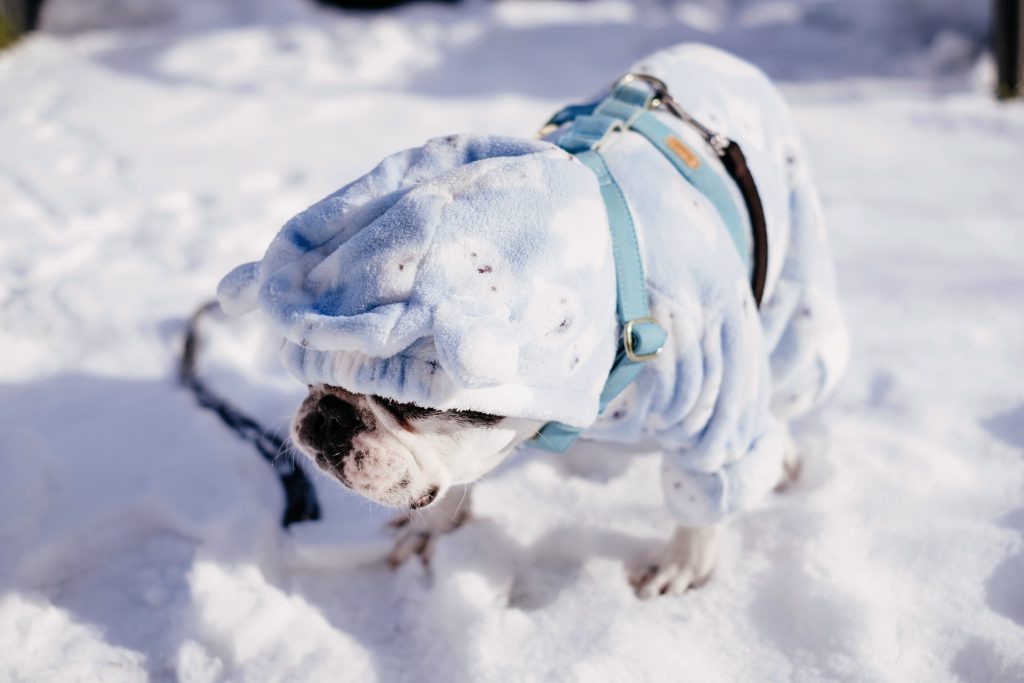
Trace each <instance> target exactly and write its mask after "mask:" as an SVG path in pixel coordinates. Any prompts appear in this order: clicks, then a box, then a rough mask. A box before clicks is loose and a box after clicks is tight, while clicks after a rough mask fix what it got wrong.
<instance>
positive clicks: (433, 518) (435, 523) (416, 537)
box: [387, 484, 473, 569]
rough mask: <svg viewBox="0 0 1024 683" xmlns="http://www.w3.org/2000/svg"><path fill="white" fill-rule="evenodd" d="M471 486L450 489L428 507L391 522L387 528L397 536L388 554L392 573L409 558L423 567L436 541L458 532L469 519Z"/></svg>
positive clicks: (465, 485)
mask: <svg viewBox="0 0 1024 683" xmlns="http://www.w3.org/2000/svg"><path fill="white" fill-rule="evenodd" d="M472 486H473V485H472V484H460V485H457V486H453V487H451V488H450V489H448V492H447V493H446V494H445V495H444V497H443V498H441V500H439V501H437V502H436V503H434V504H433V505H431V506H430V507H427V508H424V509H422V510H414V511H411V513H408V514H405V515H402V516H401V517H398V518H396V519H395V520H394V521H392V522H391V526H392V528H394V529H396V530H397V532H398V535H397V538H396V539H395V545H394V547H393V548H392V549H391V552H390V553H389V554H388V558H387V562H388V566H390V567H391V568H392V569H394V568H395V567H398V566H399V565H400V564H402V563H403V562H405V561H406V560H408V559H409V558H410V557H412V556H413V555H418V556H419V558H420V561H422V562H423V564H427V563H428V562H429V561H430V555H431V553H433V551H434V546H435V545H436V543H437V540H438V539H439V538H440V537H441V536H443V535H444V534H447V533H448V532H450V531H454V530H455V529H458V528H459V527H460V526H462V524H463V522H465V521H466V520H467V519H468V518H469V514H470V501H471V495H470V494H471V491H472Z"/></svg>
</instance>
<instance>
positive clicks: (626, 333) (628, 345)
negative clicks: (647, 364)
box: [622, 318, 664, 363]
mask: <svg viewBox="0 0 1024 683" xmlns="http://www.w3.org/2000/svg"><path fill="white" fill-rule="evenodd" d="M643 323H654V324H655V325H657V324H658V321H657V320H655V319H654V318H634V319H633V320H630V321H629V322H627V323H626V325H625V327H623V328H622V346H623V347H624V348H625V349H626V358H628V359H629V360H631V361H632V362H634V363H643V362H644V361H649V360H654V359H655V358H656V357H657V356H658V354H659V353H661V350H662V349H663V348H664V347H663V346H659V347H658V348H657V349H656V350H655V351H653V352H651V353H636V351H635V347H634V346H633V328H634V327H635V326H636V325H640V324H643Z"/></svg>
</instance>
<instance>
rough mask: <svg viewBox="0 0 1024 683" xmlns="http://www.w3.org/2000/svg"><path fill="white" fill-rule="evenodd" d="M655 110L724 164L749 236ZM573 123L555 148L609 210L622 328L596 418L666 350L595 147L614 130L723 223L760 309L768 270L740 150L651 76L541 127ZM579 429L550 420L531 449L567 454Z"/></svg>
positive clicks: (610, 179) (621, 210) (625, 216)
mask: <svg viewBox="0 0 1024 683" xmlns="http://www.w3.org/2000/svg"><path fill="white" fill-rule="evenodd" d="M655 104H660V105H664V106H666V107H667V108H668V109H669V110H670V111H672V113H673V114H674V115H676V116H677V117H679V118H681V119H682V120H684V121H686V122H688V123H690V124H691V125H693V126H694V127H695V128H697V129H698V131H699V132H701V134H702V135H703V136H704V137H705V140H706V141H707V142H708V143H709V144H710V145H711V146H712V148H713V149H715V151H716V152H717V153H718V154H719V155H720V156H721V157H722V162H723V165H724V166H725V168H726V171H727V172H728V173H729V175H730V176H731V177H732V178H733V180H734V181H736V184H737V187H738V188H739V189H740V193H741V194H742V195H743V197H744V200H745V202H746V205H747V207H746V208H747V213H748V217H749V219H750V226H751V232H752V235H751V236H748V233H747V230H746V226H744V224H743V221H742V220H741V219H740V214H739V212H738V211H737V209H736V206H735V204H734V202H733V201H732V197H731V195H730V194H729V191H728V189H727V188H726V186H725V184H724V183H723V182H722V180H721V178H719V176H718V174H716V173H715V172H714V170H713V169H712V168H711V167H710V165H709V164H707V163H706V162H705V160H704V159H703V158H702V157H701V156H700V154H699V153H698V152H696V151H695V150H693V149H691V148H690V147H689V146H688V145H686V143H684V142H683V141H682V140H681V139H680V138H679V137H678V136H677V135H676V134H675V132H674V131H673V130H672V129H671V128H669V127H668V126H666V125H665V124H664V123H662V122H661V121H659V120H658V119H657V118H656V117H655V116H654V115H653V114H652V113H651V112H650V107H652V106H654V105H655ZM570 121H571V122H572V126H571V127H570V128H569V130H568V131H567V132H566V133H565V134H563V135H562V136H561V137H560V138H559V139H558V141H557V142H558V145H559V146H560V147H562V148H563V149H565V150H566V151H568V152H570V153H572V154H574V155H575V156H576V157H577V158H578V159H579V160H580V161H581V162H583V163H584V164H586V165H587V167H589V168H590V169H591V170H592V171H594V174H595V175H596V176H597V179H598V182H599V184H600V191H601V198H602V199H603V200H604V204H605V209H606V210H607V212H608V223H609V228H610V230H611V237H612V251H613V256H614V260H615V283H616V299H617V302H616V309H617V313H618V317H619V321H620V324H621V326H622V338H621V340H620V343H619V348H618V351H617V352H616V356H615V362H614V363H613V364H612V369H611V371H610V372H609V374H608V379H607V380H606V381H605V385H604V388H603V390H602V392H601V396H600V405H599V412H600V413H601V414H603V413H604V410H605V408H606V407H607V405H608V403H609V402H610V401H611V400H612V399H613V398H615V397H616V396H617V395H618V394H619V393H621V392H622V391H623V390H624V389H625V388H626V387H627V386H629V384H630V382H632V381H633V380H634V379H636V377H637V375H638V374H639V373H640V371H641V370H642V369H643V364H644V363H645V362H646V361H648V360H651V359H652V358H654V357H655V356H657V355H658V354H659V353H660V352H661V349H662V347H663V346H664V344H665V340H666V338H667V335H666V333H665V331H664V329H662V328H661V326H660V325H658V323H657V322H656V321H655V320H654V319H653V318H651V317H650V311H649V310H648V306H647V291H646V288H645V286H644V275H643V265H642V262H641V259H640V250H639V245H638V243H637V238H636V229H635V227H634V224H633V217H632V215H631V213H630V211H629V206H628V205H627V204H626V199H625V196H624V195H623V193H622V189H621V188H620V187H619V184H618V183H617V182H616V181H615V178H614V176H613V175H612V173H611V171H610V170H609V169H608V165H607V164H606V163H605V160H604V157H603V156H602V155H601V153H600V151H599V150H600V148H601V146H602V145H603V144H604V143H605V142H606V141H607V139H608V138H609V137H610V136H611V135H613V134H614V133H616V132H620V131H625V130H633V131H635V132H637V133H639V134H641V135H643V136H644V137H645V138H646V139H647V140H648V141H649V142H650V143H651V144H652V145H653V146H654V147H655V148H657V149H658V151H660V152H661V153H662V154H663V155H664V156H665V158H666V159H668V161H669V162H670V163H672V165H673V166H674V167H675V168H676V170H677V171H679V173H680V174H681V175H682V176H683V177H684V178H685V179H686V180H687V181H689V182H690V183H691V184H692V185H694V187H696V188H697V189H698V190H700V191H701V192H702V193H703V194H704V195H705V196H706V197H707V198H708V199H709V200H710V201H711V203H712V204H713V205H714V206H715V208H716V209H717V210H718V212H719V214H720V215H721V217H722V220H723V222H724V223H725V225H726V228H727V229H728V230H729V234H730V236H731V237H732V240H733V243H734V244H735V245H736V248H737V250H738V251H739V252H740V254H741V255H742V256H743V258H744V260H745V261H746V263H747V264H748V269H749V272H750V276H751V288H752V291H753V294H754V298H755V301H756V302H757V304H758V305H760V303H761V295H762V293H763V291H764V281H765V276H766V271H767V261H768V259H767V237H766V229H765V221H764V212H763V209H762V206H761V202H760V197H759V196H758V193H757V188H756V186H755V185H754V182H753V178H752V177H751V175H750V172H749V170H748V169H747V166H746V160H745V158H744V157H743V152H742V151H741V150H740V148H739V145H737V144H736V143H735V142H733V141H729V140H725V139H724V138H722V137H721V136H719V135H717V134H714V133H712V132H711V131H709V130H708V129H707V128H705V127H704V126H702V125H701V124H700V123H698V122H696V121H695V120H693V119H692V117H689V116H688V115H687V114H686V113H685V112H683V111H682V109H681V108H679V107H678V105H677V104H675V102H674V100H672V99H671V97H670V96H669V94H668V91H667V88H666V87H665V85H664V83H662V82H661V81H659V80H658V79H655V78H653V77H649V76H643V75H632V74H631V75H628V76H626V77H623V78H622V79H620V80H619V82H618V83H617V84H616V85H615V86H614V87H613V89H612V93H611V95H609V96H608V97H607V98H605V99H604V100H602V101H601V102H599V103H597V104H594V105H573V106H570V107H566V108H565V109H563V110H561V111H560V112H558V113H556V114H555V115H554V116H553V117H552V118H551V120H550V121H549V122H548V124H547V125H546V126H545V127H544V128H542V129H541V132H542V134H544V133H545V132H546V131H550V130H554V129H556V128H558V127H560V126H561V125H563V124H565V123H569V122H570ZM580 431H581V430H580V429H579V428H576V427H571V426H569V425H565V424H562V423H559V422H549V423H547V424H546V425H544V427H543V428H541V430H540V431H539V432H538V433H537V436H536V437H534V441H533V445H535V446H537V447H540V448H543V449H546V450H551V451H556V452H562V451H565V450H567V449H568V448H569V447H570V446H571V445H572V444H573V442H575V440H576V438H577V437H578V436H579V434H580Z"/></svg>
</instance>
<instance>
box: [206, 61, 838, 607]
mask: <svg viewBox="0 0 1024 683" xmlns="http://www.w3.org/2000/svg"><path fill="white" fill-rule="evenodd" d="M631 73H633V74H638V76H634V77H632V78H628V79H625V80H623V81H620V83H619V86H621V87H617V88H616V89H615V90H613V93H612V94H613V95H614V97H615V98H618V99H615V100H614V101H612V100H605V101H604V102H603V103H602V104H601V105H599V107H598V108H597V109H596V110H593V108H592V107H587V108H583V109H579V110H567V111H566V112H563V115H562V116H560V117H558V118H556V119H555V120H554V123H553V125H552V126H550V127H549V128H550V129H549V130H548V131H547V135H546V138H545V141H528V140H517V139H510V138H497V137H479V136H476V137H474V136H451V137H448V138H439V139H436V140H432V141H430V142H428V143H427V144H426V145H424V146H423V147H419V148H416V149H412V150H407V151H405V152H400V153H398V154H395V155H393V156H391V157H389V158H388V159H386V160H385V161H383V162H382V163H381V164H380V165H379V166H378V167H377V168H376V169H374V170H373V171H371V172H370V173H369V174H367V175H366V176H364V177H362V178H360V179H359V180H357V181H355V182H354V183H352V184H350V185H348V186H346V187H344V188H342V189H341V190H339V191H338V192H337V193H335V194H333V195H331V196H330V197H328V198H326V199H324V200H323V201H321V202H320V203H318V204H316V205H314V206H313V207H311V208H310V209H308V210H307V211H305V212H303V213H302V214H300V215H298V216H296V217H295V218H293V219H292V220H291V221H289V223H288V224H287V225H286V226H285V227H284V228H283V229H282V231H281V233H280V234H279V235H278V237H277V238H276V239H275V241H274V242H273V244H272V245H271V246H270V248H269V250H268V251H267V254H266V255H265V257H264V258H263V260H262V261H260V262H258V263H252V264H246V265H243V266H241V267H239V268H238V269H236V270H235V271H233V272H232V273H231V274H230V275H229V276H228V277H226V278H225V280H224V281H223V282H222V283H221V287H220V289H219V292H218V294H219V297H220V300H221V303H222V305H223V306H224V308H225V309H226V310H228V311H229V312H233V313H242V312H246V311H249V310H252V309H256V308H259V309H261V310H262V311H263V313H264V314H265V315H266V316H267V317H268V319H269V321H270V322H271V324H272V325H274V326H275V328H276V329H277V330H279V331H280V332H281V334H282V335H283V336H284V338H285V343H284V349H283V352H282V354H283V355H282V357H283V360H284V362H285V365H286V366H287V367H288V368H289V370H290V371H291V372H292V373H293V374H295V376H296V377H298V378H300V379H301V380H303V381H304V382H305V383H307V384H308V385H309V386H310V390H309V396H308V398H306V400H305V401H304V402H303V404H302V406H301V407H300V408H299V410H298V412H297V414H296V416H295V420H294V422H293V425H292V435H293V438H294V441H295V443H296V444H297V445H298V447H299V448H300V449H301V450H302V451H303V452H304V453H305V454H307V455H308V456H309V457H310V458H312V459H313V460H314V461H315V462H316V464H317V466H318V467H320V468H321V469H322V470H324V471H325V472H327V473H329V474H330V475H332V476H333V477H335V478H336V479H337V480H338V481H340V482H341V483H342V484H344V485H345V486H347V487H349V488H351V489H352V490H354V491H356V492H357V493H359V494H360V495H363V496H365V497H367V498H369V499H371V500H374V501H377V502H379V503H383V504H385V505H391V506H395V507H402V508H423V510H422V514H419V515H416V516H414V517H412V518H411V519H410V521H409V522H408V523H407V524H406V525H405V529H403V531H402V532H401V535H400V537H399V539H398V543H397V544H396V546H395V549H394V551H393V553H392V555H391V558H390V559H391V561H392V562H393V563H399V562H402V561H403V560H405V559H406V558H408V557H409V556H410V555H412V554H414V553H420V554H423V555H426V554H427V553H428V552H429V549H430V547H431V546H432V544H433V542H434V540H435V539H436V537H437V536H438V535H439V534H441V533H444V532H446V531H448V530H450V529H451V528H453V527H454V526H457V525H458V524H459V523H461V521H462V519H464V518H465V511H466V509H467V507H466V502H464V499H465V494H466V487H467V486H468V485H469V484H470V483H471V482H473V481H475V480H476V479H478V478H479V477H481V476H483V475H484V474H485V473H486V472H488V471H489V470H491V469H492V468H493V467H494V466H495V465H497V464H498V463H499V462H500V461H501V460H502V459H503V458H505V457H506V456H507V455H508V454H510V453H511V452H512V451H513V450H515V449H516V447H517V446H519V445H521V444H523V443H524V442H527V441H529V440H531V439H534V440H535V443H537V442H536V439H538V438H539V439H540V443H541V445H543V444H544V443H546V442H549V441H557V440H561V441H562V442H563V443H562V445H564V443H567V442H568V441H571V438H572V436H573V435H574V434H575V433H577V432H582V436H583V438H589V439H600V440H609V441H615V442H618V443H622V444H624V447H628V444H630V443H637V442H638V441H639V440H641V439H644V438H649V437H652V438H654V439H657V440H658V441H659V442H660V443H661V445H662V446H663V449H664V453H665V459H664V466H663V478H662V479H663V490H664V493H665V497H666V501H667V504H668V508H669V511H670V512H671V513H672V514H673V516H674V517H675V518H676V520H677V521H678V523H679V526H678V527H677V531H676V532H675V534H674V535H673V537H672V538H671V539H670V540H669V542H668V543H667V545H666V546H665V548H664V551H663V552H662V554H661V556H660V559H659V561H658V562H656V563H655V565H654V566H652V567H644V568H642V569H641V571H639V572H638V573H637V574H636V575H635V576H634V577H633V583H634V585H635V586H636V588H637V592H638V594H639V595H640V596H641V597H649V596H652V595H656V594H659V593H679V592H682V591H685V590H686V589H687V588H689V587H691V586H696V585H699V584H700V583H701V582H703V581H704V580H705V579H706V578H707V577H708V575H709V573H710V572H711V569H712V566H713V562H714V554H715V553H714V547H715V538H716V535H717V529H718V528H719V527H720V524H721V522H723V521H724V520H726V519H727V518H728V517H730V516H731V515H734V514H736V513H737V512H740V511H742V510H743V509H746V508H749V507H750V506H752V505H753V504H755V503H756V502H757V500H758V499H759V498H761V497H762V496H763V495H765V494H766V493H767V492H768V491H770V490H771V489H772V488H774V487H775V486H776V484H778V483H779V481H780V479H781V478H782V477H783V476H784V472H785V471H786V469H787V467H788V468H790V469H792V467H793V466H794V463H795V461H794V460H793V457H794V456H793V452H792V447H791V445H790V442H789V439H788V437H787V431H786V428H785V420H787V419H789V418H791V417H793V416H794V415H797V414H799V413H802V412H805V411H806V410H808V409H809V408H811V407H813V406H814V405H815V404H816V403H817V402H819V401H820V400H821V398H822V397H823V396H824V395H825V394H826V393H827V392H828V390H829V389H830V388H831V387H832V386H833V385H834V383H835V381H836V379H837V377H838V375H839V374H840V372H841V371H842V369H843V367H844V365H845V362H846V353H847V347H846V336H845V328H844V326H843V321H842V318H841V316H840V313H839V309H838V306H837V304H836V297H835V287H834V277H833V273H832V266H831V259H830V255H829V251H828V247H827V241H826V235H825V231H824V227H823V223H822V219H821V214H820V208H819V204H818V199H817V196H816V193H815V191H814V188H813V185H812V183H811V181H810V178H809V174H808V170H807V168H806V165H805V163H804V156H803V153H802V151H801V148H800V144H799V142H798V139H797V134H796V131H795V130H794V126H793V124H792V121H791V119H790V117H789V116H788V113H787V112H786V109H785V106H784V105H783V103H782V102H781V100H780V98H779V97H778V95H777V93H776V91H775V90H774V88H773V87H772V86H771V85H770V83H769V82H768V81H767V79H766V78H765V77H764V76H763V75H762V74H761V73H760V72H759V71H757V70H756V69H754V68H753V67H751V66H750V65H748V64H746V63H744V62H742V61H740V60H738V59H736V58H734V57H731V56H729V55H726V54H724V53H722V52H720V51H717V50H714V49H711V48H707V47H703V46H694V45H689V46H679V47H677V48H673V49H671V50H667V51H663V52H660V53H657V54H655V55H652V56H651V57H649V58H648V59H645V60H643V61H642V62H640V63H639V64H637V65H635V66H634V67H633V68H632V69H631ZM645 89H647V90H649V93H648V94H645V93H646V92H647V90H645ZM669 93H671V97H674V101H673V100H672V99H671V98H670V95H669ZM667 106H675V107H677V108H676V109H675V110H674V112H675V114H682V117H683V118H685V117H686V115H687V114H686V113H685V112H688V114H689V115H691V116H692V117H693V118H694V119H696V120H697V121H700V122H702V123H703V124H704V126H706V127H707V128H709V129H711V131H708V130H706V129H703V128H702V127H701V126H700V125H699V124H693V123H692V122H687V121H685V120H683V118H680V116H678V115H673V111H672V110H668V111H666V107H667ZM680 109H681V110H682V111H680ZM609 116H611V117H612V118H614V117H615V116H619V117H620V118H621V120H620V121H618V122H617V123H614V125H611V126H608V125H606V124H607V123H608V117H609ZM602 126H604V127H602ZM594 131H597V137H598V138H599V140H594V141H590V140H589V138H588V137H587V136H588V135H593V134H594ZM712 131H713V132H712ZM581 140H582V141H583V143H581ZM726 140H732V141H734V142H735V143H737V144H738V145H739V146H741V147H742V149H743V151H744V153H745V155H746V161H747V163H748V165H749V169H750V173H751V175H752V176H753V179H754V180H755V181H756V187H757V195H756V196H757V198H758V199H759V202H760V208H761V209H763V217H764V220H763V222H761V223H760V226H761V227H762V228H763V229H764V232H762V233H760V238H761V239H760V240H759V239H758V234H759V233H758V229H759V221H758V220H757V216H756V215H755V214H756V213H757V212H755V211H754V210H753V209H751V208H750V206H751V203H752V200H751V198H750V196H749V193H748V194H744V193H743V187H742V183H741V182H734V177H733V176H732V175H730V172H729V171H730V170H731V169H729V168H728V159H727V158H726V157H723V158H721V159H720V158H719V155H718V154H716V151H721V150H722V149H723V147H724V144H723V143H724V142H725V141H726ZM591 142H596V147H597V149H598V150H599V154H600V159H601V160H600V161H599V162H595V161H594V154H590V156H589V158H588V155H587V154H584V153H581V152H580V150H583V151H584V152H585V151H586V150H587V149H589V148H592V147H594V145H592V144H591ZM555 143H557V144H555ZM559 145H560V146H559ZM567 150H568V151H567ZM570 152H572V153H570ZM580 160H583V161H584V163H580ZM595 163H599V164H605V166H604V168H605V170H606V171H607V172H606V173H604V172H603V171H602V170H601V168H597V169H596V170H595ZM602 173H604V175H603V176H602ZM616 193H618V195H617V197H616V196H613V195H615V194H616ZM616 202H617V204H616ZM616 207H618V208H616ZM623 207H625V208H623ZM623 226H625V227H623ZM616 231H617V232H616ZM623 236H625V237H623ZM765 238H766V240H767V250H766V248H765V244H764V243H763V242H764V239H765ZM630 240H632V241H630ZM623 245H625V246H623ZM759 259H760V264H758V260H759ZM631 269H632V270H631ZM630 272H633V273H634V274H635V275H639V277H633V278H632V281H631V279H630V275H629V273H630ZM752 282H753V285H752ZM631 288H632V290H633V291H632V292H631ZM637 292H639V300H638V297H637V296H636V294H637ZM631 295H632V296H633V300H632V301H630V300H629V297H630V296H631ZM757 295H760V297H761V299H760V307H758V301H757V299H758V296H757ZM630 307H632V311H633V312H632V313H628V312H627V311H628V309H630ZM637 310H639V311H641V313H644V315H640V314H638V313H636V311H637ZM659 351H660V353H659ZM622 368H626V370H624V371H623V372H624V374H622V375H619V376H617V375H616V373H618V372H620V370H622ZM609 373H611V375H612V377H613V379H612V380H609ZM631 373H632V374H631ZM634 375H635V376H634ZM616 377H618V378H617V379H616ZM606 385H607V386H606ZM612 385H616V386H612ZM623 387H624V388H623ZM538 433H539V434H540V435H539V437H538V436H537V435H538ZM564 437H567V438H564ZM460 503H461V507H460ZM456 511H458V512H459V514H456Z"/></svg>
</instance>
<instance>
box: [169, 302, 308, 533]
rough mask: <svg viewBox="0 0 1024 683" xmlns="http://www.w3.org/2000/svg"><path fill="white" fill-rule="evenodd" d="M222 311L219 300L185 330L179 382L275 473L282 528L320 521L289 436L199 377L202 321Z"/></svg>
mask: <svg viewBox="0 0 1024 683" xmlns="http://www.w3.org/2000/svg"><path fill="white" fill-rule="evenodd" d="M219 308H220V305H219V304H218V303H217V302H216V301H211V302H209V303H207V304H204V305H202V306H200V308H199V310H197V311H196V312H195V313H194V314H193V315H192V317H191V318H190V319H189V321H188V328H187V329H186V330H185V343H184V347H183V349H182V353H181V365H180V366H179V368H178V379H179V380H180V381H181V383H182V384H183V385H185V386H186V387H188V388H189V389H191V390H192V393H193V394H195V397H196V401H198V402H199V405H200V406H202V407H203V408H206V409H207V410H212V411H213V412H215V413H217V415H218V417H220V419H221V421H222V422H223V423H224V424H225V425H227V426H228V428H229V429H230V430H231V431H233V432H234V433H235V434H237V435H238V438H240V439H242V441H247V442H249V443H251V444H252V445H253V447H254V448H255V449H256V450H257V452H259V454H260V455H261V456H262V457H263V459H264V460H266V461H267V462H268V463H269V464H270V466H271V467H273V468H274V471H275V472H276V473H277V477H278V479H280V480H281V486H282V487H283V488H284V500H285V505H284V516H283V518H282V520H281V525H282V526H284V527H285V528H287V527H288V525H290V524H292V523H294V522H306V521H311V520H317V519H320V503H319V502H317V499H316V490H315V489H314V488H313V485H312V484H311V483H310V481H309V478H308V477H307V476H306V473H305V471H303V469H302V467H300V466H299V465H298V463H296V462H295V460H294V459H293V458H292V456H291V453H290V450H289V448H288V440H287V438H286V437H284V436H281V435H280V434H278V433H276V432H274V431H273V430H270V429H267V428H265V427H264V426H263V425H261V424H260V423H259V422H257V421H256V420H254V419H253V418H251V417H249V416H248V415H246V414H245V413H243V412H241V411H239V410H237V409H236V408H234V407H233V406H231V404H229V403H228V402H227V401H225V400H224V399H223V398H221V397H219V396H217V395H216V394H215V393H213V392H212V391H210V389H209V388H208V387H207V386H206V384H204V383H203V381H202V380H201V379H199V377H198V375H197V374H196V354H197V351H198V348H199V335H198V328H199V321H200V320H201V319H202V318H203V317H204V316H205V315H207V314H209V313H211V312H213V311H215V310H217V309H219Z"/></svg>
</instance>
